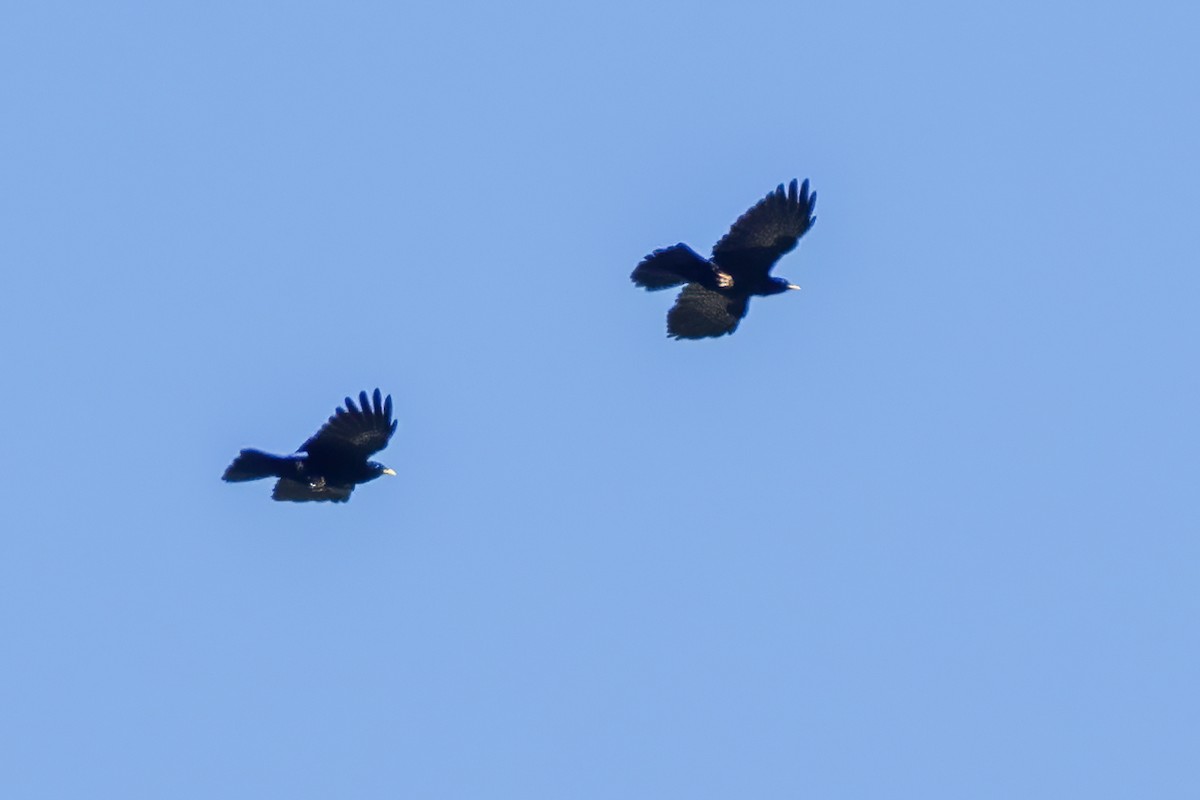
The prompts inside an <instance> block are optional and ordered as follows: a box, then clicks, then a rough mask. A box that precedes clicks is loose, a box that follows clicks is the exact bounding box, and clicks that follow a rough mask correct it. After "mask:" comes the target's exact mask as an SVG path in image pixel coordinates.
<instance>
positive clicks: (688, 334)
mask: <svg viewBox="0 0 1200 800" xmlns="http://www.w3.org/2000/svg"><path fill="white" fill-rule="evenodd" d="M816 204H817V193H816V192H812V193H811V194H810V193H809V191H808V181H807V180H805V181H804V183H803V185H799V186H798V184H797V181H795V180H793V181H792V182H791V184H789V185H788V188H787V191H784V188H783V184H779V188H778V189H776V190H775V191H773V192H771V193H770V194H769V195H767V196H766V197H764V198H763V199H762V200H760V201H758V203H757V204H755V206H754V207H753V208H751V209H750V210H749V211H747V212H746V213H745V214H743V215H742V216H741V218H740V219H738V221H737V222H735V223H733V227H732V228H730V229H729V233H727V234H725V236H723V237H722V238H721V241H719V242H717V244H716V246H714V247H713V254H712V258H711V259H707V258H704V257H703V256H701V255H700V254H699V253H697V252H696V251H695V250H693V249H692V248H690V247H688V246H687V245H686V244H683V243H680V244H677V245H675V246H673V247H666V248H663V249H662V250H655V251H654V252H653V253H651V254H650V255H648V256H646V258H645V259H643V260H642V263H640V264H638V265H637V269H635V270H634V271H633V274H632V275H630V276H629V277H630V278H631V279H632V280H633V282H634V283H635V284H637V285H638V286H641V287H643V288H644V289H648V290H651V291H653V290H655V289H667V288H669V287H671V286H678V285H680V284H681V283H682V284H687V285H686V286H684V287H683V291H682V292H680V293H679V297H678V298H676V300H675V306H674V307H673V308H672V309H671V310H670V311H669V312H667V335H668V336H673V337H675V338H676V339H703V338H705V337H707V336H724V335H725V334H727V333H733V332H734V331H735V330H737V326H738V323H739V322H741V321H742V317H744V316H746V307H747V305H748V304H749V303H750V298H751V297H753V296H754V295H769V294H779V293H780V292H786V291H787V290H788V289H799V288H800V287H799V286H796V285H794V284H791V283H788V282H787V281H786V280H785V279H783V278H773V277H771V275H770V274H769V273H770V271H771V267H773V266H775V262H776V261H778V260H779V258H780V256H782V255H783V254H784V253H788V252H790V251H791V250H792V249H793V248H794V247H795V246H796V243H797V242H798V241H800V237H801V236H803V235H804V234H805V232H806V231H808V229H809V228H811V227H812V226H813V223H815V222H816V221H817V218H816V217H814V216H813V208H815V207H816Z"/></svg>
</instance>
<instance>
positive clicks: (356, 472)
mask: <svg viewBox="0 0 1200 800" xmlns="http://www.w3.org/2000/svg"><path fill="white" fill-rule="evenodd" d="M372 399H373V400H374V403H373V404H372V402H371V400H372ZM358 400H359V405H358V406H356V405H354V401H353V400H351V399H350V398H349V397H347V398H346V407H345V408H341V407H339V408H338V409H337V411H335V412H334V414H333V416H331V417H330V418H329V421H328V422H326V423H325V424H324V425H322V426H321V429H320V430H319V431H317V432H316V433H315V434H313V435H312V436H311V437H309V439H308V440H307V441H306V442H305V443H304V444H302V445H300V448H299V450H297V451H296V453H295V454H294V455H290V456H274V455H271V454H270V453H264V452H262V451H261V450H249V449H248V450H242V451H241V452H240V453H239V454H238V457H237V458H235V459H234V460H233V463H232V464H230V465H229V467H228V468H226V470H225V474H224V475H223V476H222V479H223V480H226V481H230V482H235V483H236V482H239V481H255V480H259V479H260V478H278V479H279V480H278V481H276V482H275V490H274V491H273V492H272V493H271V497H272V498H274V499H276V500H293V501H296V502H305V501H309V500H329V501H332V502H335V503H344V502H346V501H347V500H349V499H350V493H351V492H353V491H354V487H355V486H357V485H358V484H360V483H366V482H367V481H372V480H375V479H376V478H378V477H379V476H380V475H395V474H396V472H395V471H394V470H392V469H389V468H388V467H385V466H384V465H383V464H380V463H378V462H376V461H368V460H367V457H368V456H370V455H372V454H374V453H377V452H379V451H380V450H382V449H383V448H385V447H387V443H388V440H389V439H391V438H392V434H393V433H395V432H396V422H395V421H393V420H392V396H391V395H388V397H387V399H386V400H383V399H382V398H381V396H380V392H379V390H378V389H376V390H375V394H374V397H373V398H368V397H367V393H366V392H359V394H358Z"/></svg>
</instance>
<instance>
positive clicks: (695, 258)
mask: <svg viewBox="0 0 1200 800" xmlns="http://www.w3.org/2000/svg"><path fill="white" fill-rule="evenodd" d="M714 273H715V270H714V269H713V265H712V263H711V262H710V261H709V260H708V259H707V258H705V257H704V256H702V255H700V254H699V253H697V252H696V251H695V250H693V249H692V248H690V247H688V246H687V245H686V244H683V243H682V242H680V243H679V244H677V245H672V246H671V247H664V248H663V249H661V250H655V251H654V252H653V253H651V254H650V255H648V256H646V257H645V258H643V259H642V263H640V264H638V265H637V267H636V268H635V269H634V270H633V274H632V275H630V276H629V279H630V280H632V281H633V282H634V283H635V284H637V285H638V286H641V287H642V288H643V289H649V290H654V289H667V288H670V287H672V286H678V285H679V284H681V283H712V282H713V281H714V280H716V278H715V277H714Z"/></svg>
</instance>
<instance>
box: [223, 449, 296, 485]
mask: <svg viewBox="0 0 1200 800" xmlns="http://www.w3.org/2000/svg"><path fill="white" fill-rule="evenodd" d="M288 460H289V459H287V458H282V457H280V456H273V455H271V454H270V453H264V452H262V451H261V450H243V451H242V452H240V453H238V457H237V458H235V459H234V460H233V463H232V464H230V465H229V466H228V467H226V469H225V474H224V475H222V476H221V480H226V481H231V482H235V481H256V480H258V479H259V478H272V477H278V476H282V475H283V474H284V473H283V465H284V464H286V463H288Z"/></svg>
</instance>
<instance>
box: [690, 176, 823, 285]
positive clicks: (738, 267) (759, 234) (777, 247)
mask: <svg viewBox="0 0 1200 800" xmlns="http://www.w3.org/2000/svg"><path fill="white" fill-rule="evenodd" d="M816 204H817V193H816V192H812V193H811V194H810V193H809V191H808V180H807V179H806V180H805V181H804V183H803V185H799V186H798V185H797V181H795V180H793V181H792V182H791V183H790V184H788V188H787V191H784V188H783V184H782V183H781V184H779V188H777V189H776V190H775V191H773V192H771V193H770V194H769V195H767V196H766V197H764V198H763V199H762V200H759V201H758V203H756V204H755V205H754V207H753V208H751V209H750V210H749V211H747V212H746V213H745V214H742V216H741V217H740V218H739V219H738V221H737V222H735V223H733V227H732V228H730V229H729V233H727V234H725V235H724V236H723V237H721V241H719V242H717V244H716V246H715V247H713V261H715V262H717V265H718V266H719V267H720V268H721V269H723V270H725V271H726V272H728V273H730V274H731V275H733V276H734V277H735V278H737V277H739V276H745V275H747V274H748V273H761V274H762V275H764V276H765V275H766V273H767V272H768V271H769V270H770V269H771V267H772V266H774V264H775V262H776V261H778V260H779V257H780V256H782V255H783V254H784V253H787V252H788V251H790V250H791V249H792V248H793V247H795V246H796V242H798V241H799V240H800V237H801V236H803V235H804V234H805V232H806V231H808V229H809V228H811V227H812V226H813V223H815V222H816V221H817V218H816V217H815V216H813V209H814V208H815V207H816Z"/></svg>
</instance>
